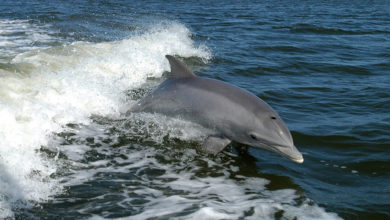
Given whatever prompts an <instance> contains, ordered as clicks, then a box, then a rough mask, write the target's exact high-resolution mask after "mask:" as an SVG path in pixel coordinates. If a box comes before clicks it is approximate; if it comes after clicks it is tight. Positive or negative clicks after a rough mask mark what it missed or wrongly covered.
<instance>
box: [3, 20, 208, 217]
mask: <svg viewBox="0 0 390 220" xmlns="http://www.w3.org/2000/svg"><path fill="white" fill-rule="evenodd" d="M15 24H16V27H14V30H16V29H17V28H18V26H23V25H28V22H25V21H16V22H8V23H4V22H3V23H0V25H8V26H15ZM32 32H34V28H32ZM2 34H4V32H3V33H2ZM42 36H46V35H45V34H42ZM27 40H29V38H27ZM15 42H17V41H15ZM24 44H26V43H25V42H21V43H20V45H24ZM9 48H10V49H12V47H9ZM17 48H18V47H17ZM14 51H16V52H18V51H19V49H15V50H14ZM166 54H177V55H180V56H183V57H191V56H195V57H200V58H203V59H205V60H207V59H209V58H210V56H211V55H210V52H209V51H208V50H207V48H206V47H204V46H196V45H195V44H194V42H193V41H192V40H191V33H190V31H189V30H188V29H187V28H186V27H185V26H183V25H181V24H177V23H171V24H170V25H165V24H159V25H156V26H154V27H152V28H150V29H149V30H148V31H145V32H144V33H140V34H134V35H133V36H131V37H129V38H128V39H124V40H121V41H114V42H104V43H89V42H74V43H71V44H64V45H62V46H57V47H50V48H40V49H39V50H38V49H36V48H30V49H29V50H28V51H27V52H24V53H20V54H18V55H16V56H15V57H14V58H13V59H12V60H11V61H10V62H9V63H8V64H7V68H2V69H0V77H1V81H0V121H1V126H0V159H1V160H0V161H1V162H0V201H1V202H0V205H1V208H0V211H1V212H2V213H0V215H2V216H3V217H6V216H12V212H11V211H10V207H12V206H15V204H30V203H31V202H32V203H36V202H43V201H47V200H49V199H50V198H51V197H52V196H54V195H56V194H58V193H61V192H62V190H63V186H61V184H59V182H58V180H57V179H55V178H52V175H54V174H55V173H56V171H57V169H58V163H57V162H56V159H53V158H47V157H46V156H44V155H42V154H41V153H40V150H41V147H42V146H47V145H48V143H49V142H48V141H49V140H50V136H51V134H53V133H55V132H61V131H62V130H63V129H64V126H65V125H66V124H69V123H76V124H89V123H90V117H91V116H92V115H99V116H111V117H115V116H118V115H119V114H120V111H121V107H122V106H123V103H124V99H125V92H126V91H128V90H131V89H134V88H137V87H139V86H141V85H142V84H143V83H145V82H146V80H147V78H148V77H160V76H161V75H162V73H163V72H164V71H168V70H169V65H168V62H167V61H166V60H165V58H164V56H165V55H166ZM10 56H11V55H10Z"/></svg>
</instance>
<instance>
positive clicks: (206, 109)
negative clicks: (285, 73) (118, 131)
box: [130, 55, 303, 163]
mask: <svg viewBox="0 0 390 220" xmlns="http://www.w3.org/2000/svg"><path fill="white" fill-rule="evenodd" d="M166 58H167V59H168V60H169V63H170V66H171V73H170V76H169V78H168V79H167V80H165V81H164V82H163V83H162V84H161V85H160V86H158V88H157V89H155V90H154V91H153V92H152V93H151V94H149V95H148V96H146V97H145V98H143V99H142V100H141V101H139V102H138V103H137V104H135V105H134V106H133V107H132V108H131V109H130V112H150V113H160V114H164V115H167V116H172V117H181V118H183V119H186V120H190V121H193V122H196V123H199V124H201V125H202V126H204V127H207V128H210V129H212V130H214V131H215V132H216V135H213V136H209V137H208V138H207V139H206V140H205V142H204V143H203V145H202V150H203V151H205V152H208V153H212V154H217V153H218V152H220V151H222V150H223V149H224V148H225V147H226V145H228V144H229V143H230V142H231V141H232V140H234V141H236V142H239V143H243V144H247V145H250V146H253V147H257V148H262V149H266V150H269V151H273V152H276V153H278V154H280V155H282V156H284V157H286V158H288V159H290V160H292V161H294V162H297V163H302V162H303V157H302V154H301V153H300V152H299V151H298V150H297V148H296V147H295V146H294V143H293V139H292V137H291V134H290V131H289V130H288V128H287V127H286V125H285V124H284V122H283V121H282V119H281V118H280V117H279V115H278V114H277V113H276V112H275V111H274V110H273V109H272V108H271V107H270V106H269V105H268V104H267V103H265V102H264V101H263V100H261V99H260V98H258V97H257V96H255V95H253V94H251V93H249V92H248V91H245V90H243V89H241V88H238V87H236V86H233V85H231V84H228V83H225V82H222V81H219V80H215V79H208V78H201V77H197V76H196V75H195V74H194V73H193V72H192V71H191V70H189V69H188V68H187V67H186V66H185V65H184V63H182V62H181V61H179V60H178V59H176V58H175V57H173V56H170V55H167V56H166Z"/></svg>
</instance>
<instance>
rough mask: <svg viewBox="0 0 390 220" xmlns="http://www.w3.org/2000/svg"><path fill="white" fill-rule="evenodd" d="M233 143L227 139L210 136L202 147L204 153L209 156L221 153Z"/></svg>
mask: <svg viewBox="0 0 390 220" xmlns="http://www.w3.org/2000/svg"><path fill="white" fill-rule="evenodd" d="M230 142H231V141H230V140H229V139H227V138H222V137H215V136H210V137H208V138H207V139H206V140H205V142H204V143H203V145H202V148H201V149H202V151H203V152H206V153H208V154H214V155H216V154H217V153H219V152H221V151H222V150H223V149H224V148H225V147H226V146H227V145H228V144H229V143H230Z"/></svg>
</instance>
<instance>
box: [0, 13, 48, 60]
mask: <svg viewBox="0 0 390 220" xmlns="http://www.w3.org/2000/svg"><path fill="white" fill-rule="evenodd" d="M48 27H49V25H47V24H32V23H31V22H30V21H29V20H9V19H0V56H2V57H3V61H5V60H4V59H5V58H6V57H13V56H15V55H17V54H19V53H22V52H26V51H31V50H35V49H40V48H47V45H48V44H51V43H54V42H55V38H54V37H52V36H51V34H53V33H54V32H51V33H49V32H48V31H49V30H50V29H49V28H48ZM6 60H8V59H6ZM1 61H2V59H1V57H0V62H1Z"/></svg>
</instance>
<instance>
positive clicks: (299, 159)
mask: <svg viewBox="0 0 390 220" xmlns="http://www.w3.org/2000/svg"><path fill="white" fill-rule="evenodd" d="M279 147H281V146H279V145H277V146H273V149H274V151H275V152H276V153H278V154H280V155H282V156H283V157H285V158H287V159H290V160H292V161H294V162H295V163H303V161H304V159H303V156H302V154H301V152H299V151H298V150H296V153H297V154H298V156H296V157H294V156H291V155H290V154H288V153H285V152H283V151H281V150H279V149H278V148H279Z"/></svg>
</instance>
